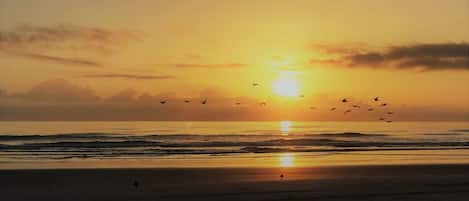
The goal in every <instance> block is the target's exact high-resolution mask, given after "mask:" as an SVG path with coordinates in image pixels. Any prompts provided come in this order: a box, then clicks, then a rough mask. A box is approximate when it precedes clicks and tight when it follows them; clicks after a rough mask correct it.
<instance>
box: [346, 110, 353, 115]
mask: <svg viewBox="0 0 469 201" xmlns="http://www.w3.org/2000/svg"><path fill="white" fill-rule="evenodd" d="M349 112H352V110H345V112H344V114H347V113H349Z"/></svg>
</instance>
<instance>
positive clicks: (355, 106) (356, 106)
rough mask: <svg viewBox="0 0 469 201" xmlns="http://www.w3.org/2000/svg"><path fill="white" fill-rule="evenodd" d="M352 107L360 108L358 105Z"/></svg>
mask: <svg viewBox="0 0 469 201" xmlns="http://www.w3.org/2000/svg"><path fill="white" fill-rule="evenodd" d="M352 107H354V108H360V106H359V105H352Z"/></svg>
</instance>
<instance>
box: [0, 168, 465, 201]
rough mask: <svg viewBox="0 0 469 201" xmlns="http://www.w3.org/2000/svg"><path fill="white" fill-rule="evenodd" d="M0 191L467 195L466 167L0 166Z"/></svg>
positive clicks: (7, 200)
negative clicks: (68, 167)
mask: <svg viewBox="0 0 469 201" xmlns="http://www.w3.org/2000/svg"><path fill="white" fill-rule="evenodd" d="M281 174H283V175H284V178H283V179H282V178H281V177H280V175H281ZM137 184H138V185H137ZM0 189H1V190H0V200H4V201H15V200H48V201H54V200H72V201H73V200H76V201H81V200H103V201H107V200H109V201H111V200H112V201H119V200H204V201H207V200H452V201H457V200H464V201H466V200H468V199H469V165H406V166H397V165H392V166H389V165H388V166H341V167H312V168H283V169H281V168H185V169H182V168H172V169H162V168H159V169H73V170H72V169H57V170H1V171H0Z"/></svg>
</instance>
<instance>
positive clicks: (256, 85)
mask: <svg viewBox="0 0 469 201" xmlns="http://www.w3.org/2000/svg"><path fill="white" fill-rule="evenodd" d="M259 85H260V84H259V83H252V86H254V87H258V86H259Z"/></svg>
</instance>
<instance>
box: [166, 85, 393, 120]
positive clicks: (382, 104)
mask: <svg viewBox="0 0 469 201" xmlns="http://www.w3.org/2000/svg"><path fill="white" fill-rule="evenodd" d="M252 86H253V87H259V86H260V84H259V83H252ZM298 97H299V98H304V97H305V96H304V95H303V94H301V95H299V96H298ZM372 101H373V102H375V103H378V104H377V105H375V106H376V107H386V106H388V103H386V102H382V100H381V98H380V97H378V96H376V97H374V98H373V100H372ZM340 102H342V103H343V104H348V103H350V100H349V99H348V98H343V99H342V100H341V101H340ZM166 103H168V100H167V99H164V100H161V101H160V104H162V105H164V104H166ZM184 103H186V104H188V103H191V100H189V99H185V100H184ZM207 103H208V100H207V98H205V99H203V100H201V101H200V104H202V105H206V104H207ZM235 105H241V102H235ZM259 105H260V106H267V102H266V101H261V102H259ZM349 106H350V107H349V108H347V109H346V110H345V111H344V115H346V114H348V113H350V112H352V111H353V110H356V109H360V108H362V106H360V105H358V104H350V105H349ZM309 109H311V110H315V109H318V108H317V107H314V106H310V107H309ZM336 110H338V108H337V107H332V108H330V109H329V111H336ZM367 111H368V112H373V111H375V108H374V107H372V106H367ZM384 115H385V116H386V117H384V116H382V117H380V118H379V119H378V120H380V121H384V122H386V123H391V122H392V120H391V119H390V117H391V116H392V115H394V112H392V111H386V112H385V113H384Z"/></svg>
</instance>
